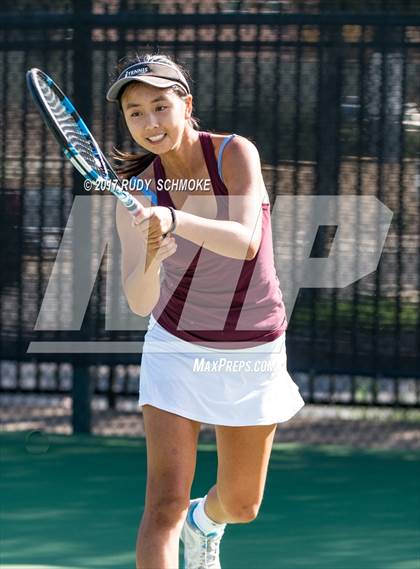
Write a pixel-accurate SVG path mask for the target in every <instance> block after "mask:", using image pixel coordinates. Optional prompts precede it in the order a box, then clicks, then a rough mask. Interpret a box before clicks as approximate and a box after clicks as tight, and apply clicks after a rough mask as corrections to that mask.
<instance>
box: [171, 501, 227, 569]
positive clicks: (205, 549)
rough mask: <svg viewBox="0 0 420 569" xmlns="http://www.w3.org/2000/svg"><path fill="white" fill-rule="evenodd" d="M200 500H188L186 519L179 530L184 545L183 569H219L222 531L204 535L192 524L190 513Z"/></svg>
mask: <svg viewBox="0 0 420 569" xmlns="http://www.w3.org/2000/svg"><path fill="white" fill-rule="evenodd" d="M200 500H201V498H197V499H195V500H190V507H189V509H188V513H187V518H186V520H185V522H184V525H183V527H182V530H181V541H182V543H183V544H184V569H221V566H220V559H219V547H220V540H221V539H222V537H223V534H224V529H223V530H219V531H215V532H213V533H211V534H209V535H205V534H204V533H203V532H202V531H201V530H200V529H199V528H198V527H197V526H196V524H195V523H194V521H193V519H192V513H193V511H194V510H195V508H196V507H197V505H198V503H199V501H200Z"/></svg>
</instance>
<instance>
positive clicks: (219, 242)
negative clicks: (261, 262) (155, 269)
mask: <svg viewBox="0 0 420 569" xmlns="http://www.w3.org/2000/svg"><path fill="white" fill-rule="evenodd" d="M222 170H223V171H222V174H223V180H224V183H225V185H226V187H227V188H228V191H229V198H228V199H229V218H230V219H229V221H222V220H212V219H206V218H203V217H198V216H196V215H192V214H189V213H186V212H184V211H178V210H177V212H176V214H177V228H176V232H175V233H176V235H179V236H180V237H184V238H185V239H189V240H190V241H192V242H193V243H196V244H197V245H203V242H204V247H205V248H207V249H209V250H211V251H213V252H215V253H219V254H220V255H225V256H226V257H232V258H236V259H244V258H246V259H247V260H249V259H253V258H254V257H255V255H256V254H257V252H258V249H259V246H260V242H261V225H262V223H261V222H262V216H261V204H262V202H263V188H264V185H263V181H262V175H261V162H260V157H259V154H258V150H257V148H256V147H255V146H254V144H252V142H250V141H249V140H247V139H246V138H243V137H241V136H235V138H234V139H233V140H231V141H230V143H229V144H228V145H227V146H226V149H225V151H224V153H223V167H222Z"/></svg>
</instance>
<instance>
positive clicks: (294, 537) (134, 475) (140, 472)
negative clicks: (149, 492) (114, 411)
mask: <svg viewBox="0 0 420 569" xmlns="http://www.w3.org/2000/svg"><path fill="white" fill-rule="evenodd" d="M0 443H1V465H0V466H1V470H0V483H1V494H2V510H1V518H0V525H1V527H0V540H1V543H0V546H1V547H0V549H1V556H0V566H1V567H2V569H5V568H7V569H9V568H10V569H11V568H12V567H13V568H14V569H17V568H23V567H25V569H30V568H32V567H36V566H42V567H43V569H49V568H50V567H51V568H52V567H59V568H60V569H85V568H101V569H106V568H107V567H110V568H111V567H112V568H113V569H132V568H134V567H135V562H134V556H135V553H134V551H135V540H136V534H137V528H138V523H139V519H140V516H141V513H142V508H143V504H144V492H145V481H146V452H145V442H144V440H141V439H128V438H120V437H118V438H117V437H113V438H105V437H83V436H78V437H66V436H59V435H44V436H42V435H41V436H37V435H36V434H34V435H32V436H30V437H28V433H14V434H3V435H2V436H1V438H0ZM216 468H217V457H216V453H215V445H214V444H211V443H202V444H200V448H199V454H198V464H197V472H196V481H195V483H194V487H193V493H192V495H193V497H197V496H202V495H203V494H205V493H206V492H207V490H208V489H209V488H210V486H211V485H212V484H213V483H214V481H215V477H216ZM419 480H420V452H418V451H416V452H413V451H396V450H395V451H389V450H387V451H383V450H352V449H351V448H350V447H338V446H334V447H333V446H319V447H305V446H304V445H293V444H276V445H275V447H274V449H273V453H272V457H271V462H270V469H269V473H268V479H267V487H266V492H265V496H264V501H263V504H262V507H261V510H260V513H259V516H258V518H257V520H256V521H254V522H253V523H251V524H241V525H229V526H228V527H227V529H226V533H225V537H224V539H223V541H222V548H221V562H222V567H223V569H295V568H296V569H338V568H340V569H419V567H420V551H419V540H420V482H419ZM181 567H182V563H181V564H180V568H181ZM156 569H158V568H156Z"/></svg>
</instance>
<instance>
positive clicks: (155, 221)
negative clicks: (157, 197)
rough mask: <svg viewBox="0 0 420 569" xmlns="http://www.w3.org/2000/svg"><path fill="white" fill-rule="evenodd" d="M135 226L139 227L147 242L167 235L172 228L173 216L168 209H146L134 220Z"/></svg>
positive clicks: (160, 207)
mask: <svg viewBox="0 0 420 569" xmlns="http://www.w3.org/2000/svg"><path fill="white" fill-rule="evenodd" d="M132 225H133V226H137V227H139V229H140V231H142V233H143V237H144V238H145V240H146V242H147V241H148V240H149V239H155V238H157V237H161V236H162V235H166V234H167V233H168V231H169V229H170V228H171V226H172V214H171V210H170V209H169V208H168V207H164V206H154V207H145V208H143V210H142V211H141V212H140V213H139V214H138V215H137V216H136V217H134V218H133V221H132Z"/></svg>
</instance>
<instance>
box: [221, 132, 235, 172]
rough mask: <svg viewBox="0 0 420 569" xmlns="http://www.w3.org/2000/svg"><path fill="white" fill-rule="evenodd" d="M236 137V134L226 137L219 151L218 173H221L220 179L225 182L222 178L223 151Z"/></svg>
mask: <svg viewBox="0 0 420 569" xmlns="http://www.w3.org/2000/svg"><path fill="white" fill-rule="evenodd" d="M234 136H235V134H231V135H230V136H226V137H225V138H224V139H223V142H222V144H221V145H220V149H219V156H218V157H217V171H218V172H219V177H220V179H221V180H222V182H223V178H222V156H223V150H224V149H225V146H226V145H227V144H228V143H229V142H230V141H231V140H232V138H233V137H234Z"/></svg>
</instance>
